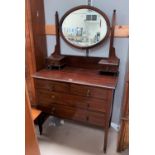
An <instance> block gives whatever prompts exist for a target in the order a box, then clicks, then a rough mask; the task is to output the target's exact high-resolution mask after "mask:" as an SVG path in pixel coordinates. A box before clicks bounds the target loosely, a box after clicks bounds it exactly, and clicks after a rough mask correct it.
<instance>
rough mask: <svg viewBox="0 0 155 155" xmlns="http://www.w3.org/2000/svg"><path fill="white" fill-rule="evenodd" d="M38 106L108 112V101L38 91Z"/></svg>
mask: <svg viewBox="0 0 155 155" xmlns="http://www.w3.org/2000/svg"><path fill="white" fill-rule="evenodd" d="M36 94H37V99H38V104H42V105H47V106H48V105H50V104H52V103H53V104H62V105H66V106H71V107H74V108H84V109H88V110H92V111H98V112H106V108H107V107H106V105H107V101H105V100H101V99H96V98H88V97H82V96H77V95H69V94H64V93H56V92H48V91H44V90H40V89H38V90H37V91H36Z"/></svg>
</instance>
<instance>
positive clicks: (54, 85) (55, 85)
mask: <svg viewBox="0 0 155 155" xmlns="http://www.w3.org/2000/svg"><path fill="white" fill-rule="evenodd" d="M35 87H36V88H37V89H45V90H48V91H56V92H67V93H68V92H69V90H70V89H69V84H67V83H63V82H55V81H49V80H41V79H35Z"/></svg>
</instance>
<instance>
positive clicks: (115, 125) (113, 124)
mask: <svg viewBox="0 0 155 155" xmlns="http://www.w3.org/2000/svg"><path fill="white" fill-rule="evenodd" d="M111 127H112V128H113V129H114V130H116V131H117V132H118V131H119V129H120V125H118V124H116V123H114V122H111Z"/></svg>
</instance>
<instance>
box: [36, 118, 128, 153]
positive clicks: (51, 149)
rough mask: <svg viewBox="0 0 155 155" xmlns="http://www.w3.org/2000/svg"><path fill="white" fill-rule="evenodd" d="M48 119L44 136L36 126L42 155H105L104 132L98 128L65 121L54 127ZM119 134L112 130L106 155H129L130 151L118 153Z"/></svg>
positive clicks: (44, 127)
mask: <svg viewBox="0 0 155 155" xmlns="http://www.w3.org/2000/svg"><path fill="white" fill-rule="evenodd" d="M50 122H51V120H50V119H48V120H47V121H46V122H45V123H44V126H43V135H42V136H40V135H39V131H38V127H37V126H36V132H37V137H38V141H39V147H40V151H41V155H103V154H104V153H103V151H102V148H103V139H104V132H103V130H101V129H98V128H92V127H88V126H83V125H80V124H75V123H73V122H68V121H65V122H64V124H60V123H59V124H58V123H57V125H56V126H53V124H52V123H50ZM116 144H117V132H116V131H115V130H114V129H112V128H110V132H109V141H108V149H107V153H106V155H128V154H129V153H128V150H126V151H124V152H122V153H117V152H116Z"/></svg>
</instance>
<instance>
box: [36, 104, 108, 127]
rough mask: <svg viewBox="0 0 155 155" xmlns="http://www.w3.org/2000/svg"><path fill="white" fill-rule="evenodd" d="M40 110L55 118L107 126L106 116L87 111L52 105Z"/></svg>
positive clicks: (42, 107)
mask: <svg viewBox="0 0 155 155" xmlns="http://www.w3.org/2000/svg"><path fill="white" fill-rule="evenodd" d="M38 107H39V108H40V109H42V110H44V111H46V112H48V113H50V114H51V115H53V116H57V117H60V118H66V119H71V120H77V121H80V122H85V123H88V124H92V125H96V126H101V127H104V126H105V114H99V113H95V112H90V111H87V110H82V109H76V108H72V107H68V106H62V105H57V104H51V105H50V106H49V107H45V106H38Z"/></svg>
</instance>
